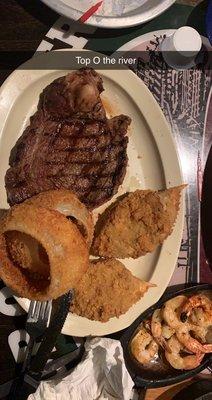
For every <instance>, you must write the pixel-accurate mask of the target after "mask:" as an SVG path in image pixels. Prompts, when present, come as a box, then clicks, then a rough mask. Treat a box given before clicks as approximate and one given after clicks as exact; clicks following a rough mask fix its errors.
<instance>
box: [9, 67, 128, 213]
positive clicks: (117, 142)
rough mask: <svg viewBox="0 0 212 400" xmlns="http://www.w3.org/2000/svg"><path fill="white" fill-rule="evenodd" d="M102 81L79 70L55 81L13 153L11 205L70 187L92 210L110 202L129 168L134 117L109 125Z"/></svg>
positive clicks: (114, 119)
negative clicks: (36, 195)
mask: <svg viewBox="0 0 212 400" xmlns="http://www.w3.org/2000/svg"><path fill="white" fill-rule="evenodd" d="M102 90H103V86H102V80H101V78H100V77H99V75H98V74H97V73H96V72H95V71H93V70H80V71H77V72H75V73H72V74H69V75H67V76H65V77H62V78H59V79H57V80H56V81H54V82H52V83H51V84H50V85H49V86H48V87H47V88H46V89H45V90H44V91H43V93H42V94H41V96H40V101H39V106H38V111H37V112H36V113H35V114H34V116H32V117H31V120H30V125H29V126H28V127H27V128H26V130H25V131H24V133H23V135H22V136H21V137H20V138H19V139H18V141H17V143H16V145H15V146H14V148H13V149H12V151H11V154H10V160H9V163H10V166H11V167H10V168H9V169H8V171H7V173H6V177H5V183H6V189H7V195H8V202H9V204H10V205H13V204H16V203H20V202H22V201H24V200H25V199H27V198H29V197H31V196H33V195H35V194H37V193H39V192H42V191H45V190H50V189H60V188H66V189H69V190H71V191H73V192H74V193H76V194H77V195H78V197H79V199H80V200H81V201H82V202H83V203H85V204H86V205H87V206H88V207H89V208H91V209H92V208H95V207H97V206H99V205H100V204H102V203H104V202H105V201H107V200H109V199H110V198H111V197H112V196H113V195H114V194H115V193H116V192H117V190H118V187H119V185H120V184H121V183H122V181H123V179H124V176H125V172H126V166H127V153H126V151H127V143H128V138H127V136H126V133H127V129H128V126H129V124H130V118H129V117H127V116H124V115H120V116H117V117H114V118H112V119H111V120H108V119H107V118H106V115H105V110H104V107H103V105H102V102H101V99H100V93H101V91H102Z"/></svg>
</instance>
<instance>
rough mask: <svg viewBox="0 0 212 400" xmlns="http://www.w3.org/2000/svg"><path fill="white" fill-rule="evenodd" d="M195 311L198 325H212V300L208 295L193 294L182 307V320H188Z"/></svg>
mask: <svg viewBox="0 0 212 400" xmlns="http://www.w3.org/2000/svg"><path fill="white" fill-rule="evenodd" d="M198 309H199V311H198ZM193 311H195V314H196V317H197V318H196V322H197V325H200V324H201V325H204V326H206V325H207V326H210V325H211V324H212V301H211V300H210V299H209V298H208V297H207V296H205V295H203V294H199V295H194V296H191V297H190V298H189V299H188V300H187V302H186V303H185V304H184V305H183V307H182V310H181V315H180V319H181V321H182V322H186V321H187V320H188V317H189V316H190V315H191V314H192V312H193ZM193 320H194V317H193Z"/></svg>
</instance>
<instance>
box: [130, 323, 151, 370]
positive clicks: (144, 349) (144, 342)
mask: <svg viewBox="0 0 212 400" xmlns="http://www.w3.org/2000/svg"><path fill="white" fill-rule="evenodd" d="M130 347H131V352H132V354H133V356H134V357H135V358H136V360H137V361H139V362H140V363H141V364H147V363H148V362H149V361H151V360H152V359H153V358H154V356H155V354H156V353H157V352H158V345H157V343H156V342H155V340H154V339H153V337H152V335H150V333H148V332H147V330H146V329H145V328H142V329H141V330H140V331H139V332H138V333H137V334H136V335H135V336H134V338H133V339H132V341H131V345H130Z"/></svg>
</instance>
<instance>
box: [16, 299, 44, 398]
mask: <svg viewBox="0 0 212 400" xmlns="http://www.w3.org/2000/svg"><path fill="white" fill-rule="evenodd" d="M51 307H52V302H51V301H46V302H40V301H31V302H30V306H29V311H28V316H27V322H26V326H25V329H26V331H27V333H28V334H29V336H30V339H29V342H28V345H27V349H26V356H25V360H24V363H23V367H22V370H21V374H20V376H19V377H18V378H17V379H15V380H14V382H13V384H12V386H11V389H10V395H9V398H8V400H14V392H15V391H17V390H18V389H19V387H21V386H22V383H23V376H24V374H25V372H26V370H27V368H28V366H29V364H30V361H31V357H32V350H33V347H34V344H35V342H36V341H37V340H38V339H39V338H41V337H42V336H43V334H44V332H45V330H46V328H47V326H48V322H49V319H50V315H51Z"/></svg>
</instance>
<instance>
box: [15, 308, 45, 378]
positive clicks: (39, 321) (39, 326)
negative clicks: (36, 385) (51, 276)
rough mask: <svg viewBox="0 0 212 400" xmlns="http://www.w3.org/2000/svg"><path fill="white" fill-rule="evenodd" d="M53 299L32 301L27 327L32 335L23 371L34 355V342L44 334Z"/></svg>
mask: <svg viewBox="0 0 212 400" xmlns="http://www.w3.org/2000/svg"><path fill="white" fill-rule="evenodd" d="M51 305H52V302H51V301H45V302H41V301H31V302H30V306H29V311H28V316H27V322H26V326H25V329H26V331H27V333H28V334H29V336H30V339H29V343H28V346H27V349H26V356H25V361H24V363H23V367H22V372H24V371H25V370H26V369H27V367H28V365H29V363H30V359H31V356H32V350H33V346H34V343H35V342H36V341H37V340H38V339H39V338H40V337H41V336H42V335H43V334H44V332H45V330H46V328H47V326H48V322H49V317H50V314H51Z"/></svg>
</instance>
